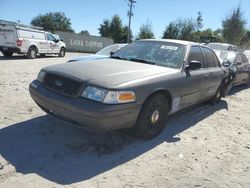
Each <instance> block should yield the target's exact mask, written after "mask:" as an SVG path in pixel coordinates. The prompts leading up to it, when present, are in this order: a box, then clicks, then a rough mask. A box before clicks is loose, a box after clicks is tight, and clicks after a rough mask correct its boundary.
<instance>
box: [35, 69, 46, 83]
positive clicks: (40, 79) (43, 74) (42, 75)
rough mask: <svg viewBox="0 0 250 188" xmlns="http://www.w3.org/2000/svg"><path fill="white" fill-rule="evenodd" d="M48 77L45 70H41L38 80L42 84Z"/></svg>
mask: <svg viewBox="0 0 250 188" xmlns="http://www.w3.org/2000/svg"><path fill="white" fill-rule="evenodd" d="M45 75H46V72H44V71H43V70H41V71H40V72H39V74H38V76H37V80H38V81H40V82H43V80H44V77H45Z"/></svg>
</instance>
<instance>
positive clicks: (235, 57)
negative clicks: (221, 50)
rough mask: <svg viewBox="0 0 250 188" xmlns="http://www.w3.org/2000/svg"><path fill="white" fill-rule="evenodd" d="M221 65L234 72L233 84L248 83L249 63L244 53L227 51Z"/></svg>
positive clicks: (249, 76) (249, 78)
mask: <svg viewBox="0 0 250 188" xmlns="http://www.w3.org/2000/svg"><path fill="white" fill-rule="evenodd" d="M222 65H223V66H224V67H225V68H227V69H230V70H232V71H233V72H234V75H233V77H234V81H233V85H239V84H250V64H249V60H248V59H247V57H246V55H245V54H244V53H241V52H228V53H227V55H226V56H225V58H224V59H223V61H222Z"/></svg>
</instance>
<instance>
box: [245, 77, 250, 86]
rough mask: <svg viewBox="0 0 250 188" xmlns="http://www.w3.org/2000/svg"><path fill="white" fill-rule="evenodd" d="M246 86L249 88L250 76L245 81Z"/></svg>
mask: <svg viewBox="0 0 250 188" xmlns="http://www.w3.org/2000/svg"><path fill="white" fill-rule="evenodd" d="M246 85H247V86H248V87H249V86H250V74H249V75H248V79H247V82H246Z"/></svg>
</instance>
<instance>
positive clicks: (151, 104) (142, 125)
mask: <svg viewBox="0 0 250 188" xmlns="http://www.w3.org/2000/svg"><path fill="white" fill-rule="evenodd" d="M168 112H169V109H168V100H167V98H166V96H165V95H163V94H157V95H153V96H152V97H150V98H149V99H147V100H146V102H145V103H144V104H143V105H142V108H141V111H140V113H139V116H138V118H137V122H136V124H135V126H134V127H133V128H132V131H133V133H134V134H135V136H137V137H140V138H143V139H152V138H154V137H156V136H158V135H159V134H160V133H161V132H162V130H163V129H164V127H165V124H166V122H167V117H168Z"/></svg>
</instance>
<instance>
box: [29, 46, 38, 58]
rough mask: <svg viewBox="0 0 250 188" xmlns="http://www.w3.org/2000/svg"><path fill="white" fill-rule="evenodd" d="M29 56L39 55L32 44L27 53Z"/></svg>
mask: <svg viewBox="0 0 250 188" xmlns="http://www.w3.org/2000/svg"><path fill="white" fill-rule="evenodd" d="M27 57H28V58H29V59H35V58H36V57H37V49H36V47H34V46H32V47H30V48H29V50H28V53H27Z"/></svg>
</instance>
